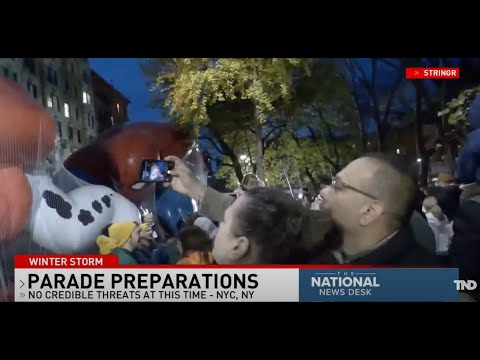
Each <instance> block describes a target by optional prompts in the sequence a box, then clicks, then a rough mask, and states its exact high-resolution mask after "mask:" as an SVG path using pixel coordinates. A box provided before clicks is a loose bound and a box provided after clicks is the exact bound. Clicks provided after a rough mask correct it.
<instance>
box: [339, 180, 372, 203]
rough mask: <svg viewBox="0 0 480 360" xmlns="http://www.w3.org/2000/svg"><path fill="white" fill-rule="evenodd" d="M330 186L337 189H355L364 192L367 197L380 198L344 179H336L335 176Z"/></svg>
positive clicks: (360, 192)
mask: <svg viewBox="0 0 480 360" xmlns="http://www.w3.org/2000/svg"><path fill="white" fill-rule="evenodd" d="M330 186H331V187H332V188H333V189H335V190H345V189H349V190H352V191H355V192H357V193H359V194H362V195H364V196H366V197H369V198H370V199H372V200H378V199H377V197H376V196H374V195H371V194H369V193H367V192H365V191H362V190H360V189H357V188H356V187H353V186H351V185H348V184H346V183H344V182H343V181H342V180H339V179H336V178H333V179H332V183H331V184H330Z"/></svg>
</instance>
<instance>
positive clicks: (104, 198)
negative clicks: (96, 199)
mask: <svg viewBox="0 0 480 360" xmlns="http://www.w3.org/2000/svg"><path fill="white" fill-rule="evenodd" d="M101 200H102V202H103V203H104V204H105V205H106V207H108V208H109V207H110V203H111V201H110V198H109V197H108V196H107V195H105V196H104V197H102V198H101Z"/></svg>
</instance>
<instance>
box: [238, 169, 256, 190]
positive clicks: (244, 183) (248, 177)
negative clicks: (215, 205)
mask: <svg viewBox="0 0 480 360" xmlns="http://www.w3.org/2000/svg"><path fill="white" fill-rule="evenodd" d="M250 180H254V182H255V183H256V184H257V185H258V184H259V183H260V180H259V179H258V176H257V175H255V174H253V173H249V174H246V175H245V176H244V177H243V179H242V182H241V183H240V187H241V188H242V189H243V190H249V189H248V187H247V186H248V184H249V183H250Z"/></svg>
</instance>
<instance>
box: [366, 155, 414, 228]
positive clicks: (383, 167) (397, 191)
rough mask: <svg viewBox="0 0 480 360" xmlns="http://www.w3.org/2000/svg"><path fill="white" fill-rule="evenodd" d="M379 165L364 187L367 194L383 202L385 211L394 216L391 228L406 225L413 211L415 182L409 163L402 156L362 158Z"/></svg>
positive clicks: (370, 156)
mask: <svg viewBox="0 0 480 360" xmlns="http://www.w3.org/2000/svg"><path fill="white" fill-rule="evenodd" d="M362 157H363V158H368V159H371V160H373V161H375V162H377V164H378V165H379V166H378V168H377V169H376V171H375V172H374V173H373V174H372V182H371V183H370V184H367V185H366V186H367V187H368V188H369V192H370V193H372V194H374V195H376V196H377V197H378V199H379V200H381V201H383V203H384V204H385V207H386V209H387V211H388V212H389V213H391V214H394V215H395V216H393V217H392V218H391V220H392V222H393V223H392V226H394V227H398V226H401V225H404V224H408V221H409V220H410V217H411V215H412V213H413V211H414V210H415V205H416V204H415V196H416V185H415V184H416V181H415V175H414V172H413V169H412V168H411V167H410V166H409V165H408V164H409V163H410V162H409V161H408V160H406V159H405V157H403V156H398V155H386V154H381V153H371V154H366V155H364V156H362Z"/></svg>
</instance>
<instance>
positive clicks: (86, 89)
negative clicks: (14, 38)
mask: <svg viewBox="0 0 480 360" xmlns="http://www.w3.org/2000/svg"><path fill="white" fill-rule="evenodd" d="M0 70H1V73H0V76H3V77H5V78H8V79H10V80H13V81H16V82H18V83H19V84H20V85H22V86H23V87H24V88H25V90H27V91H28V92H29V93H30V94H31V95H32V97H33V98H34V99H36V101H37V102H38V103H39V104H41V105H42V106H43V107H45V108H46V109H47V110H48V111H49V112H50V113H51V114H52V116H53V118H54V119H55V121H56V123H57V146H56V149H55V154H54V155H55V157H56V158H57V161H59V160H60V161H63V160H64V159H66V158H67V157H68V156H69V155H70V154H71V153H72V152H74V151H75V150H78V149H79V148H81V147H83V146H85V145H86V144H88V143H90V142H91V141H92V140H93V139H94V138H95V137H96V134H97V124H96V121H95V112H94V107H93V106H94V104H93V91H92V79H91V78H92V77H91V70H90V65H89V62H88V59H87V58H1V59H0ZM59 158H60V159H59Z"/></svg>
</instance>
